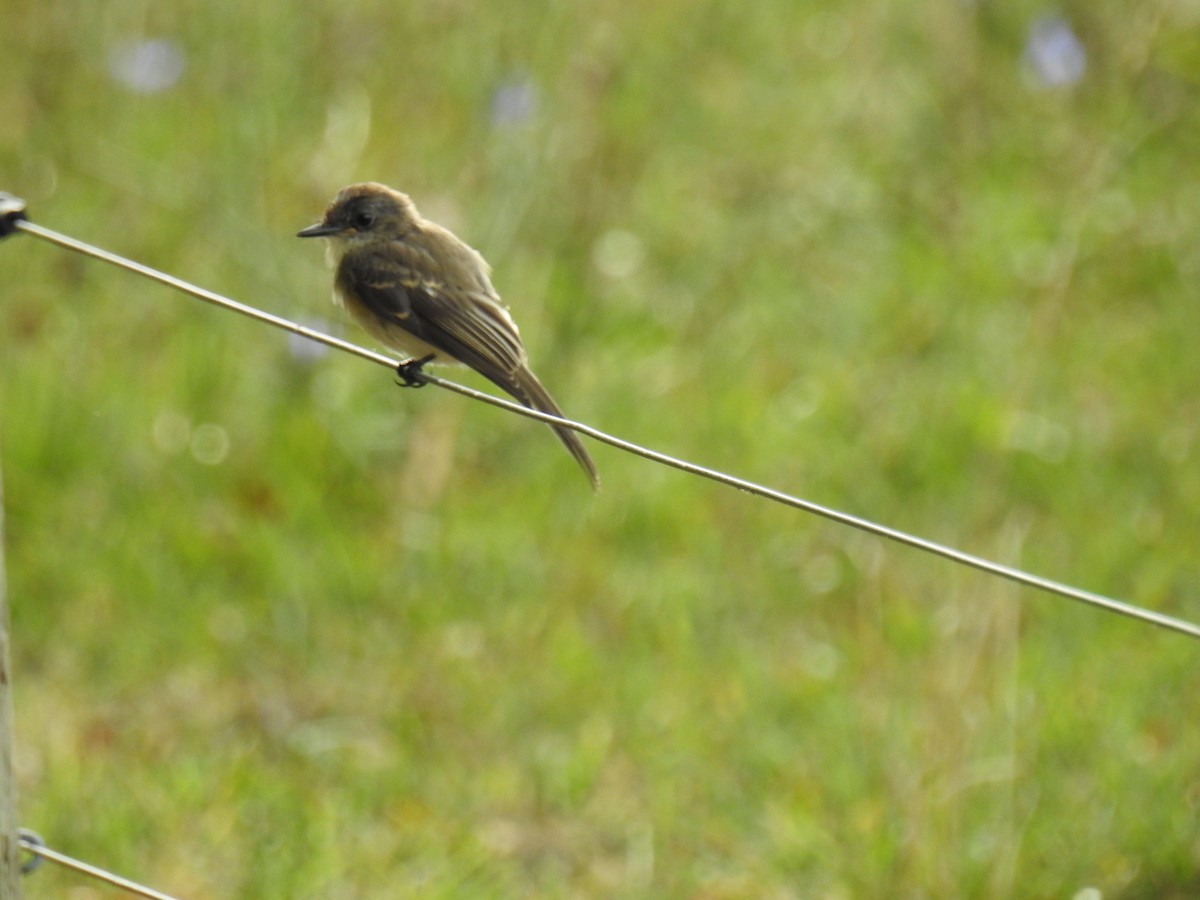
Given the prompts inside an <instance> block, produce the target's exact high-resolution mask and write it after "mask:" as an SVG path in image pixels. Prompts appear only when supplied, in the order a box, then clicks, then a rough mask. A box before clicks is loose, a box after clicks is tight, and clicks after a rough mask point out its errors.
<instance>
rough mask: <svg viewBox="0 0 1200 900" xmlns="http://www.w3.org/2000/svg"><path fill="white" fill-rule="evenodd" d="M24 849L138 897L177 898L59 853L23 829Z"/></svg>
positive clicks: (151, 899)
mask: <svg viewBox="0 0 1200 900" xmlns="http://www.w3.org/2000/svg"><path fill="white" fill-rule="evenodd" d="M20 843H21V847H22V849H24V850H26V851H28V852H29V853H32V854H34V857H35V858H38V857H41V858H43V859H48V860H50V861H51V862H54V863H58V865H60V866H64V867H66V868H68V869H74V870H75V871H76V872H79V873H81V874H83V875H87V876H89V877H91V878H95V879H97V880H99V881H103V882H105V883H107V884H111V885H112V886H113V887H117V888H120V889H121V890H123V891H126V892H127V893H130V894H134V895H136V896H138V897H149V898H150V900H175V898H174V897H172V896H171V895H170V894H164V893H162V892H161V891H156V890H154V889H153V888H148V887H146V886H144V885H141V884H137V883H136V882H133V881H130V880H129V879H128V878H122V877H121V876H120V875H114V874H113V873H112V872H106V871H105V870H104V869H100V868H97V867H96V866H93V865H90V864H89V863H85V862H82V861H80V860H78V859H75V858H74V857H72V856H67V854H65V853H59V852H58V851H57V850H52V849H50V848H49V847H47V846H46V845H45V843H44V842H42V840H41V839H40V838H35V837H34V836H33V835H32V833H31V832H26V831H25V830H24V829H22V833H21V836H20Z"/></svg>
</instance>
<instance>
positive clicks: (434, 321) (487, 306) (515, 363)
mask: <svg viewBox="0 0 1200 900" xmlns="http://www.w3.org/2000/svg"><path fill="white" fill-rule="evenodd" d="M451 262H453V260H452V261H451ZM337 277H338V285H339V287H340V288H341V290H342V291H343V292H344V293H346V294H349V295H351V296H353V297H355V298H357V299H358V301H359V302H360V303H361V304H362V305H363V306H365V307H366V312H368V313H370V314H374V315H375V316H377V317H379V318H380V319H383V320H384V321H386V322H389V323H391V324H392V325H395V326H397V327H399V328H402V329H404V330H405V331H407V332H409V333H410V334H413V335H415V336H416V337H418V338H420V339H421V340H423V341H424V342H425V343H427V344H429V345H431V346H432V347H434V348H435V349H437V350H440V351H442V352H443V353H445V354H446V355H448V356H451V357H453V358H454V359H456V360H458V361H459V362H461V363H463V364H465V365H467V366H470V367H471V368H472V369H474V370H475V371H477V372H479V373H480V374H481V375H483V376H484V377H486V378H488V379H489V380H490V381H492V382H494V383H495V384H497V385H499V386H500V387H501V388H503V389H504V390H506V391H508V392H509V393H514V388H516V387H517V386H518V385H517V374H518V373H519V372H520V371H521V370H522V369H524V368H525V348H524V346H523V345H522V343H521V336H520V333H519V332H518V331H517V328H516V325H514V324H513V321H512V318H511V317H510V316H509V315H508V311H507V310H505V309H504V307H503V306H502V305H501V304H500V303H499V301H498V300H495V299H493V298H492V297H491V296H489V294H488V293H487V292H486V291H485V290H484V289H483V288H481V287H477V286H474V285H473V286H471V287H464V286H463V285H462V284H460V283H457V282H458V281H462V280H466V279H453V278H451V277H448V274H447V273H446V271H445V265H439V264H438V261H436V260H435V259H434V258H433V257H432V256H431V255H430V254H429V253H427V252H426V251H423V250H421V249H420V248H414V247H411V246H409V245H407V244H404V243H402V242H398V241H397V242H393V243H391V244H389V245H387V246H386V247H384V248H378V249H376V248H361V249H357V250H352V251H350V252H349V253H347V254H346V256H345V257H344V258H343V260H342V263H341V265H340V266H339V267H338V276H337Z"/></svg>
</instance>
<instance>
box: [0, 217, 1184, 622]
mask: <svg viewBox="0 0 1200 900" xmlns="http://www.w3.org/2000/svg"><path fill="white" fill-rule="evenodd" d="M11 224H12V227H13V228H15V229H16V230H19V231H24V232H26V233H27V234H30V235H33V236H34V237H38V238H41V239H42V240H45V241H49V242H50V243H52V244H57V245H58V246H60V247H64V248H66V249H68V250H73V251H75V252H76V253H82V254H84V255H85V256H91V257H93V258H94V259H99V260H101V261H103V262H107V263H110V264H111V265H114V266H117V267H119V268H122V269H126V270H128V271H130V272H134V273H136V274H138V275H142V276H144V277H146V278H149V279H151V280H153V281H157V282H159V283H160V284H165V285H167V286H168V287H171V288H174V289H176V290H178V291H182V292H183V293H185V294H189V295H191V296H193V297H196V298H198V299H200V300H203V301H205V302H207V303H211V304H213V305H215V306H220V307H223V308H225V309H228V310H232V311H233V312H237V313H241V314H242V315H244V316H249V317H250V318H252V319H256V320H258V321H259V322H263V323H265V324H267V325H273V326H274V327H276V328H282V329H284V330H285V331H290V332H292V333H293V334H298V335H301V336H303V337H306V338H309V339H310V340H314V341H317V342H319V343H322V344H326V345H327V346H330V347H334V348H336V349H338V350H343V351H345V352H347V353H352V354H354V355H355V356H360V357H362V358H363V359H366V360H369V361H370V362H374V363H377V364H379V365H382V366H387V367H388V368H390V369H395V368H396V366H397V365H398V361H397V360H395V359H393V358H391V357H389V356H385V355H384V354H381V353H376V352H374V351H373V350H368V349H366V348H365V347H360V346H358V345H357V344H354V343H351V342H350V341H345V340H342V339H340V338H336V337H332V336H330V335H328V334H324V333H323V332H320V331H316V330H314V329H312V328H307V327H305V326H303V325H300V324H298V323H296V322H292V321H290V320H288V319H284V318H282V317H280V316H275V315H272V314H271V313H267V312H264V311H262V310H260V309H256V308H255V307H253V306H247V305H246V304H244V303H239V302H237V301H236V300H231V299H229V298H228V297H223V296H222V295H220V294H217V293H214V292H213V291H208V290H205V289H203V288H200V287H196V286H195V285H193V284H189V283H188V282H186V281H183V280H182V279H179V278H175V277H174V276H171V275H167V274H165V273H163V272H160V271H158V270H157V269H152V268H150V267H149V266H145V265H142V264H141V263H137V262H133V261H132V260H129V259H126V258H124V257H122V256H118V255H117V254H115V253H110V252H108V251H106V250H101V249H100V248H98V247H94V246H92V245H91V244H87V243H84V242H83V241H78V240H75V239H74V238H70V237H67V236H66V235H63V234H59V233H58V232H56V231H52V230H51V229H49V228H43V227H42V226H40V225H36V224H34V223H32V222H29V221H27V220H25V219H20V220H17V221H14V222H12V223H11ZM421 378H422V380H424V381H425V382H427V383H429V384H435V385H437V386H438V387H440V388H444V389H446V390H448V391H453V392H454V393H457V394H461V395H462V396H464V397H469V398H471V399H473V400H478V401H480V402H483V403H489V404H491V405H492V406H496V407H499V408H501V409H505V410H508V411H509V412H513V413H516V414H518V415H522V416H525V417H526V418H530V419H537V420H539V421H541V422H545V423H547V424H550V425H561V426H565V427H567V428H570V429H572V430H573V431H577V432H579V433H580V434H583V435H586V436H587V437H590V438H592V439H593V440H596V441H600V442H601V443H604V444H608V445H609V446H610V447H616V448H617V449H619V450H624V451H625V452H626V453H631V454H633V455H635V456H640V457H641V458H643V459H648V460H651V461H653V462H657V463H660V464H662V465H665V466H671V467H672V468H675V469H679V470H681V471H683V472H687V473H688V474H690V475H696V476H698V477H700V478H707V479H709V480H710V481H715V482H717V483H718V484H723V485H726V486H727V487H732V488H735V489H737V490H739V491H743V492H745V493H748V494H753V495H755V496H757V497H762V498H763V499H766V500H771V501H773V502H775V503H779V504H782V505H784V506H789V507H792V508H794V509H799V510H803V511H804V512H807V513H811V514H813V515H817V516H821V517H823V518H826V519H829V520H831V521H834V522H837V523H839V524H841V525H846V526H849V527H851V528H856V529H858V530H859V531H864V532H866V533H868V534H873V535H875V536H877V537H882V538H886V539H888V540H890V541H894V542H896V543H899V544H905V545H907V546H909V547H913V548H915V549H917V550H922V551H924V552H926V553H931V554H933V555H934V556H940V557H942V558H943V559H948V560H950V561H952V562H956V563H958V564H959V565H963V566H968V567H969V568H973V569H977V570H979V571H981V572H986V573H988V574H990V575H995V576H997V577H999V578H1004V579H1007V580H1008V581H1013V582H1016V583H1017V584H1022V585H1025V586H1026V587H1031V588H1035V589H1037V590H1040V591H1045V592H1046V593H1050V594H1055V595H1057V596H1060V597H1065V598H1066V599H1069V600H1075V601H1078V602H1080V603H1085V604H1088V605H1090V606H1094V607H1096V608H1098V609H1103V610H1106V611H1108V612H1111V613H1116V614H1118V615H1122V616H1126V617H1128V618H1130V619H1136V620H1137V621H1140V622H1145V623H1147V624H1150V625H1156V626H1158V627H1160V628H1165V629H1167V630H1169V631H1175V632H1178V633H1179V634H1185V635H1187V636H1188V637H1191V638H1195V639H1197V640H1200V625H1196V624H1194V623H1192V622H1188V621H1185V620H1183V619H1178V618H1175V617H1174V616H1169V615H1166V614H1165V613H1160V612H1155V611H1154V610H1149V609H1145V608H1144V607H1140V606H1134V605H1133V604H1130V603H1126V602H1124V601H1121V600H1115V599H1113V598H1112V597H1106V596H1104V595H1103V594H1096V593H1093V592H1092V591H1085V590H1083V589H1081V588H1077V587H1073V586H1071V585H1068V584H1063V583H1061V582H1057V581H1052V580H1051V579H1049V578H1043V577H1041V576H1039V575H1033V574H1031V573H1029V572H1025V571H1023V570H1021V569H1017V568H1015V567H1013V566H1006V565H1003V564H1001V563H997V562H992V561H991V560H988V559H984V558H983V557H980V556H975V555H973V554H970V553H965V552H963V551H962V550H956V549H954V548H953V547H948V546H946V545H944V544H939V543H936V542H935V541H931V540H927V539H925V538H921V537H917V536H916V535H912V534H908V533H907V532H904V531H900V530H898V529H895V528H890V527H888V526H886V525H880V524H879V523H877V522H873V521H871V520H869V519H863V518H860V517H859V516H854V515H851V514H849V513H845V512H841V511H839V510H836V509H831V508H830V507H827V506H821V505H820V504H817V503H813V502H812V501H810V500H804V499H802V498H800V497H795V496H792V495H791V494H785V493H784V492H782V491H777V490H775V489H773V488H769V487H764V486H763V485H760V484H755V483H754V482H752V481H746V480H744V479H742V478H736V477H734V476H732V475H727V474H725V473H724V472H720V471H717V470H715V469H709V468H706V467H704V466H700V465H696V464H695V463H691V462H687V461H686V460H682V459H677V458H675V457H673V456H668V455H667V454H665V453H659V452H658V451H656V450H650V449H648V448H646V447H642V446H640V445H638V444H634V443H633V442H631V441H626V440H623V439H621V438H618V437H614V436H613V435H611V434H608V433H607V432H604V431H601V430H600V429H598V428H593V427H592V426H590V425H584V424H583V423H581V422H574V421H572V420H570V419H563V418H560V417H558V416H554V415H551V414H549V413H544V412H541V411H539V410H536V409H530V408H528V407H525V406H522V405H521V404H519V403H516V402H513V401H511V400H505V399H503V398H500V397H496V396H494V395H492V394H485V393H483V392H482V391H477V390H475V389H473V388H469V387H466V386H465V385H461V384H458V383H457V382H453V381H447V380H446V379H444V378H439V377H438V376H436V375H430V374H428V373H426V372H422V373H421Z"/></svg>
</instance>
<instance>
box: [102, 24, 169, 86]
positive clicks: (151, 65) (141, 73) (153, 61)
mask: <svg viewBox="0 0 1200 900" xmlns="http://www.w3.org/2000/svg"><path fill="white" fill-rule="evenodd" d="M186 64H187V57H186V56H185V55H184V52H183V48H182V47H180V46H179V45H178V44H177V43H175V42H174V41H169V40H166V39H164V38H156V39H153V40H148V41H129V42H127V43H124V44H121V45H119V46H118V47H116V48H115V49H113V51H112V52H111V53H109V55H108V71H109V74H111V75H112V77H113V78H115V79H116V80H117V81H119V82H120V83H121V84H123V85H125V87H127V88H129V89H130V90H132V91H136V92H137V93H139V94H157V93H158V92H160V91H165V90H167V89H168V88H171V87H174V86H175V82H177V81H178V80H179V77H180V76H181V75H182V74H183V70H184V67H185V65H186Z"/></svg>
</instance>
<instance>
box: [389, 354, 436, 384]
mask: <svg viewBox="0 0 1200 900" xmlns="http://www.w3.org/2000/svg"><path fill="white" fill-rule="evenodd" d="M433 357H434V354H432V353H430V354H429V355H428V356H422V357H421V358H420V359H410V360H408V361H407V362H402V363H400V365H398V366H396V375H398V376H399V378H400V380H399V381H397V382H396V383H397V384H399V385H402V386H403V387H410V388H419V387H425V385H426V384H427V383H428V382H426V381H425V373H424V372H423V371H421V367H422V366H424V365H425V363H427V362H432V361H433Z"/></svg>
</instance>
